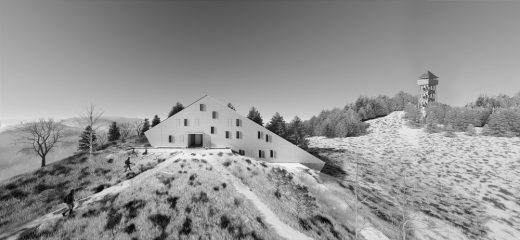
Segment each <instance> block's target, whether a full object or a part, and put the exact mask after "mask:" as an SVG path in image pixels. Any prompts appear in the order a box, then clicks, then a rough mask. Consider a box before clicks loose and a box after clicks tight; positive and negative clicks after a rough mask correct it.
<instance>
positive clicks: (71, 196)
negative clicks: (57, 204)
mask: <svg viewBox="0 0 520 240" xmlns="http://www.w3.org/2000/svg"><path fill="white" fill-rule="evenodd" d="M63 202H64V203H65V204H67V207H68V209H67V210H65V212H63V213H62V215H63V216H65V215H67V212H68V213H69V214H68V215H70V214H72V211H73V210H74V189H72V190H70V192H69V194H67V196H65V197H64V198H63Z"/></svg>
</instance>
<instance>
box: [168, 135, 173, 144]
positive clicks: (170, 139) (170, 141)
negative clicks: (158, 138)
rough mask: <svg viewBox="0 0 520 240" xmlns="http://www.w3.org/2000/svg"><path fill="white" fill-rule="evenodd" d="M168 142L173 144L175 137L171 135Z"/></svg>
mask: <svg viewBox="0 0 520 240" xmlns="http://www.w3.org/2000/svg"><path fill="white" fill-rule="evenodd" d="M168 142H169V143H172V142H173V136H172V135H169V136H168Z"/></svg>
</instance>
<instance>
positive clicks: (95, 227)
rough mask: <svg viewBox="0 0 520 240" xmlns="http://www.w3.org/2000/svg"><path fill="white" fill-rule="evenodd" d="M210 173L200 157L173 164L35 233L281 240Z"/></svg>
mask: <svg viewBox="0 0 520 240" xmlns="http://www.w3.org/2000/svg"><path fill="white" fill-rule="evenodd" d="M181 165H182V167H181ZM179 169H182V171H180V173H179ZM209 169H211V168H210V167H209V165H208V163H204V162H201V161H199V160H198V159H178V160H176V161H172V165H171V166H167V167H166V169H165V172H167V173H164V172H158V173H156V174H155V175H154V177H148V178H146V179H143V181H140V182H139V184H137V185H132V186H130V187H128V188H127V189H125V190H123V191H122V192H120V193H119V194H118V195H116V196H113V197H112V198H107V199H106V200H105V201H101V202H98V203H96V204H94V205H92V206H89V207H88V208H85V209H78V210H77V211H76V212H75V214H74V215H73V216H70V217H67V218H65V219H63V220H61V221H59V222H55V223H53V224H49V226H48V227H46V228H44V229H43V230H40V231H36V232H34V231H33V233H32V234H33V236H36V239H38V238H39V237H41V238H45V239H66V238H73V239H172V238H173V239H277V236H276V235H273V233H272V232H271V231H270V230H269V229H268V228H267V227H266V226H265V224H263V221H262V219H261V217H259V216H260V214H259V213H258V212H257V211H256V209H255V208H254V207H253V206H252V205H251V204H250V203H249V202H248V201H244V200H243V199H242V197H241V195H240V194H238V193H237V192H236V191H235V190H234V189H233V188H231V187H229V186H228V185H227V184H226V183H224V182H221V180H220V179H221V177H220V176H219V175H218V173H217V172H216V171H213V170H209ZM216 187H218V190H216ZM28 233H31V232H29V231H28ZM38 234H43V235H42V236H38Z"/></svg>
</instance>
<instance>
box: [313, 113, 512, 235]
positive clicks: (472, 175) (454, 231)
mask: <svg viewBox="0 0 520 240" xmlns="http://www.w3.org/2000/svg"><path fill="white" fill-rule="evenodd" d="M370 125H371V127H370V130H371V131H372V132H371V133H370V134H368V135H366V136H362V137H356V138H344V139H341V138H337V139H325V138H321V137H316V138H311V139H310V146H311V147H316V148H318V149H317V150H318V151H319V152H320V155H321V156H322V157H324V158H326V159H328V160H329V161H332V163H333V165H336V166H341V167H343V170H344V171H346V172H347V175H344V177H345V178H346V179H347V180H350V181H351V180H352V178H353V172H354V169H355V165H354V160H356V159H358V160H359V161H360V162H361V165H360V167H361V172H362V173H363V174H362V181H361V182H362V186H363V189H362V195H363V196H364V197H368V201H367V206H368V207H369V208H371V209H372V210H373V212H374V214H376V215H377V216H378V217H379V218H380V219H382V220H385V222H388V223H391V224H395V222H396V221H399V217H398V215H399V208H398V207H396V206H393V205H392V201H393V200H392V198H391V196H392V195H394V196H395V195H396V192H397V189H399V187H400V186H399V184H400V182H399V174H396V171H394V170H396V169H398V168H396V166H400V165H401V164H400V163H401V162H403V160H406V161H408V164H406V169H407V170H408V174H409V176H408V182H409V184H410V185H413V186H414V189H412V191H411V193H412V194H411V198H413V205H414V206H413V208H414V209H415V210H416V211H418V212H420V213H421V214H424V215H425V216H427V217H428V218H430V219H435V220H440V221H441V222H443V223H444V225H443V226H440V227H439V228H437V229H435V228H433V229H421V230H418V231H417V232H416V233H417V236H418V237H419V238H427V237H431V238H432V239H445V238H446V237H453V238H456V237H457V236H461V235H462V238H463V237H466V238H469V239H475V238H483V239H492V238H497V239H508V238H507V237H508V236H510V237H513V238H512V239H514V238H515V237H514V236H520V235H518V234H520V232H518V231H517V230H516V233H515V230H514V227H513V226H514V225H515V224H516V225H518V224H520V205H518V204H517V203H515V201H516V200H515V199H518V194H520V190H519V189H518V188H516V190H515V186H518V185H520V178H519V177H518V176H520V161H519V160H518V156H520V141H519V139H518V138H497V137H486V136H481V135H477V136H467V135H466V134H464V133H455V137H446V136H444V135H443V134H442V133H435V134H427V133H425V132H424V131H423V130H422V129H410V128H409V127H404V126H405V123H404V122H403V120H402V119H400V118H399V115H398V114H397V113H394V114H392V115H390V116H388V117H385V118H381V119H377V120H373V121H372V122H371V123H370ZM477 132H478V131H477ZM350 185H351V184H346V185H345V187H346V188H347V189H348V188H349V187H350ZM504 190H507V192H508V193H509V194H506V193H505V191H504ZM488 220H490V221H488ZM490 222H493V224H495V225H488V223H490ZM497 225H498V226H500V227H496V226H497ZM378 228H379V229H381V230H382V231H385V230H384V229H385V228H384V227H378ZM502 229H505V231H503V232H497V231H502ZM443 232H444V233H450V234H449V236H443V235H441V234H438V233H443ZM506 232H509V234H511V235H509V234H508V233H506ZM385 233H387V232H385ZM388 234H389V233H388ZM388 234H387V235H388ZM501 234H502V235H501ZM503 234H505V235H503ZM464 235H465V236H464ZM516 238H517V237H516Z"/></svg>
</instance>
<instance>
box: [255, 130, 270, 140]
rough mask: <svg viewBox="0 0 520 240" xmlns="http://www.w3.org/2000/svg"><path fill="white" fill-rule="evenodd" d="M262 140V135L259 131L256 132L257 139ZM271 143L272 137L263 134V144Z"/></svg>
mask: <svg viewBox="0 0 520 240" xmlns="http://www.w3.org/2000/svg"><path fill="white" fill-rule="evenodd" d="M263 138H264V133H263V132H261V131H258V139H263ZM272 141H273V136H271V135H269V134H265V142H272Z"/></svg>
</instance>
